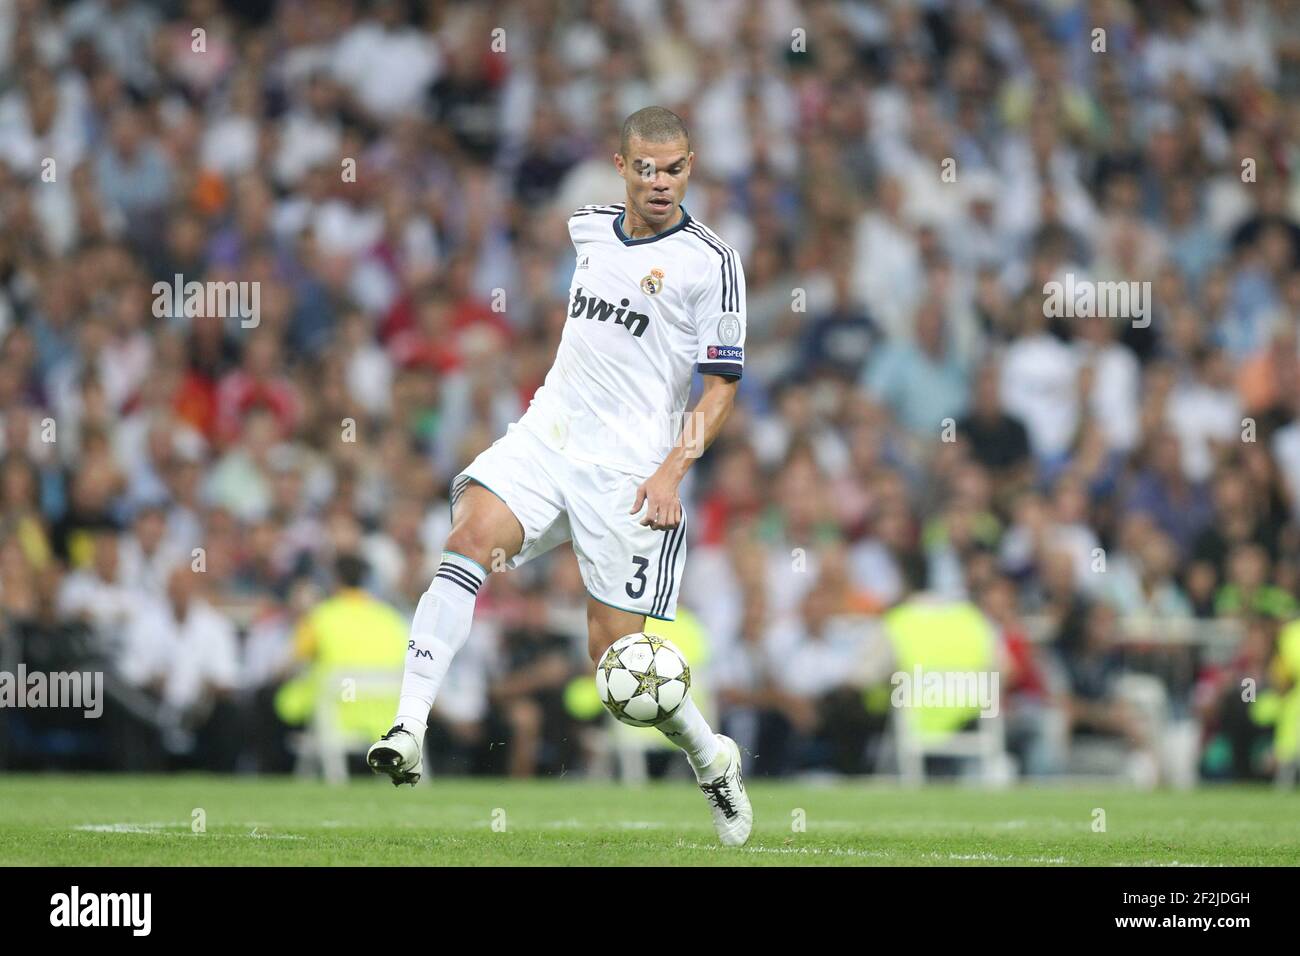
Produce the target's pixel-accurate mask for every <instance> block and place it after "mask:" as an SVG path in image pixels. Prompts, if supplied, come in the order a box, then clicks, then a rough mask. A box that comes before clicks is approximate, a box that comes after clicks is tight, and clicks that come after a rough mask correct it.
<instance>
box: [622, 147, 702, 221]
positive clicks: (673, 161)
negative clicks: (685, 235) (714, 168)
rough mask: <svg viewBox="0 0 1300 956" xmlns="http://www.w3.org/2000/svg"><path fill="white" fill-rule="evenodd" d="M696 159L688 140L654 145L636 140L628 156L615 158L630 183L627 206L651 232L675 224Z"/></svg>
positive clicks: (629, 149) (628, 185) (625, 180)
mask: <svg viewBox="0 0 1300 956" xmlns="http://www.w3.org/2000/svg"><path fill="white" fill-rule="evenodd" d="M694 159H695V154H694V153H692V152H691V151H690V150H689V149H688V147H687V144H686V140H685V139H675V140H668V141H667V142H663V143H651V142H647V141H646V140H643V139H641V138H640V137H637V136H633V137H632V138H631V139H630V140H629V141H628V144H627V155H626V156H624V155H623V154H621V153H619V154H615V156H614V165H615V167H616V168H617V169H618V172H619V175H620V176H622V177H623V180H624V182H626V183H627V199H628V206H629V207H630V208H631V209H632V211H633V212H634V213H635V214H636V217H637V218H638V219H640V220H641V221H642V222H644V223H645V224H646V225H647V226H649V227H650V228H651V229H654V230H656V231H657V230H659V229H661V228H663V227H666V226H668V225H670V224H672V223H673V222H676V220H677V209H678V207H679V206H681V204H682V198H683V197H684V196H685V195H686V181H687V179H689V178H690V175H691V163H692V162H693V161H694Z"/></svg>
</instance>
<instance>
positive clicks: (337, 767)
mask: <svg viewBox="0 0 1300 956" xmlns="http://www.w3.org/2000/svg"><path fill="white" fill-rule="evenodd" d="M345 681H350V682H351V683H350V684H349V683H345ZM345 688H346V689H347V690H348V692H349V693H348V696H349V697H350V698H351V699H352V700H361V699H364V698H388V699H391V700H394V701H395V700H397V698H398V696H399V695H400V693H401V690H402V672H401V671H400V670H394V669H392V668H388V667H385V668H377V667H371V668H365V667H346V668H338V669H336V670H333V671H328V672H326V673H324V674H322V675H321V678H320V683H319V685H317V693H316V708H315V710H314V711H313V712H312V716H311V720H310V721H309V722H308V724H307V729H306V730H305V731H303V733H302V734H300V735H299V737H298V741H297V746H296V749H297V754H298V759H297V761H296V763H295V764H294V772H295V773H296V774H297V775H298V776H314V775H315V774H317V773H319V774H320V775H321V776H323V777H324V778H325V780H327V781H328V782H329V783H332V784H343V783H346V782H347V779H348V755H349V754H359V753H365V751H366V750H367V749H368V748H369V747H370V745H371V744H372V743H374V739H373V738H372V737H371V736H369V735H368V734H362V733H359V732H357V731H354V730H351V729H349V728H347V727H346V726H344V724H343V722H342V720H341V719H340V713H341V711H342V709H343V708H344V707H346V706H348V703H349V702H348V700H345V699H344V689H345Z"/></svg>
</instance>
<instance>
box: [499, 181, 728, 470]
mask: <svg viewBox="0 0 1300 956" xmlns="http://www.w3.org/2000/svg"><path fill="white" fill-rule="evenodd" d="M623 206H624V204H623V203H617V204H615V205H610V206H584V207H583V208H581V209H579V210H578V211H577V212H576V213H574V214H573V216H572V217H570V219H569V235H570V237H571V238H572V239H573V245H574V248H575V249H576V250H577V255H578V262H577V268H576V269H575V270H574V273H573V282H572V284H571V285H570V288H569V302H568V318H567V320H566V321H565V324H564V333H563V335H562V336H561V338H560V347H559V351H558V352H557V353H556V356H555V364H554V365H553V366H552V367H551V370H550V372H548V373H547V375H546V381H545V383H544V384H543V385H542V387H541V388H539V389H538V390H537V394H536V395H534V396H533V400H532V403H531V404H530V405H529V407H528V411H527V412H525V413H524V416H523V418H521V419H520V421H519V424H520V425H522V426H524V427H525V428H527V429H528V430H529V431H530V432H532V433H533V434H535V435H536V436H537V437H539V438H540V439H541V440H542V441H544V442H546V443H547V444H548V445H550V446H551V447H552V448H555V449H556V450H558V451H561V452H563V453H564V454H565V455H567V456H569V457H571V458H574V459H577V460H579V461H587V462H593V463H595V464H598V465H604V466H606V467H609V468H612V469H615V470H617V471H622V472H627V473H629V474H633V475H638V476H641V477H648V476H649V475H650V474H652V473H653V472H654V470H655V469H656V468H657V467H658V466H659V464H660V463H661V462H662V461H663V460H664V458H665V457H667V455H668V453H669V451H670V450H671V449H672V446H673V444H674V443H675V442H677V441H678V440H679V436H680V434H681V431H682V424H683V418H684V413H685V410H686V402H687V400H688V399H689V397H690V391H691V381H692V378H693V376H694V373H695V370H696V369H698V370H699V371H700V372H703V373H708V374H714V375H726V376H731V377H735V378H739V377H740V375H741V372H742V371H743V369H744V364H745V274H744V272H743V271H742V269H741V265H740V256H739V255H737V254H736V251H735V250H734V249H732V248H731V247H730V246H728V245H727V244H726V243H725V242H723V241H722V240H721V239H719V238H718V237H717V236H716V235H715V234H714V233H713V232H711V231H710V230H709V229H707V228H706V227H705V226H703V225H701V224H700V223H699V222H697V221H695V220H694V219H692V218H691V216H690V214H689V213H687V212H686V210H685V208H684V207H683V208H682V219H681V222H680V223H678V224H677V225H676V226H674V227H672V228H671V229H667V230H665V231H664V232H661V233H659V235H657V236H650V237H647V238H644V239H629V238H627V236H626V235H625V234H624V232H623V228H622V226H623Z"/></svg>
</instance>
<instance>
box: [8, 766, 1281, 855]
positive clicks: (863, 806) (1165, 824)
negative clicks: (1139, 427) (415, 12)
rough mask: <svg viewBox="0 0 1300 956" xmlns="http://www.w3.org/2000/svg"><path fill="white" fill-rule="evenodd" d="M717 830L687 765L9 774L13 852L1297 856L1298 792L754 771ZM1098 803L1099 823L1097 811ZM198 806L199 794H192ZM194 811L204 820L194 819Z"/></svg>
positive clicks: (9, 829) (104, 853)
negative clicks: (456, 772) (286, 774)
mask: <svg viewBox="0 0 1300 956" xmlns="http://www.w3.org/2000/svg"><path fill="white" fill-rule="evenodd" d="M750 791H751V795H752V798H753V801H754V811H755V817H756V826H755V831H754V835H753V837H752V838H751V840H750V842H749V845H748V846H746V847H745V848H743V849H740V850H734V849H732V850H729V849H724V848H723V847H721V846H719V845H718V844H717V842H716V839H715V837H714V835H713V830H712V828H711V826H710V824H709V816H708V808H707V805H706V803H705V801H704V798H703V797H702V796H701V795H700V794H699V793H698V792H697V791H696V790H695V789H694V788H693V787H692V786H690V785H689V784H687V783H685V782H667V783H661V784H653V785H649V786H646V787H643V788H623V787H620V786H617V785H614V784H606V783H589V782H584V781H581V780H554V781H550V780H537V781H528V782H514V781H507V780H498V779H492V780H486V779H476V780H436V781H433V782H431V783H430V784H429V785H427V786H421V787H418V788H416V789H414V790H412V789H410V788H402V789H401V790H395V789H394V788H393V787H392V786H390V785H389V784H388V783H387V782H386V781H383V780H379V779H374V780H370V779H356V780H353V781H352V782H351V783H349V784H348V785H347V786H343V787H330V786H328V785H326V784H323V783H316V782H306V781H300V780H293V779H265V778H264V779H253V778H231V777H208V776H197V775H194V776H191V775H182V776H168V777H111V776H97V775H86V776H59V775H5V776H0V865H98V864H114V865H142V866H159V865H163V866H168V865H200V866H201V865H208V864H218V865H275V866H302V865H333V864H347V865H371V864H374V865H466V864H512V865H534V864H539V865H547V864H559V865H592V866H618V865H668V866H692V865H706V866H708V865H744V866H764V865H778V866H790V865H841V866H842V865H850V866H852V865H869V866H870V865H886V866H894V865H900V866H953V865H956V866H980V865H1017V864H1019V865H1043V866H1068V865H1102V866H1105V865H1124V866H1146V865H1169V864H1185V865H1219V864H1228V865H1251V866H1254V865H1269V866H1275V865H1290V866H1295V865H1297V864H1300V794H1298V793H1295V792H1279V791H1275V790H1273V789H1270V788H1266V787H1260V788H1247V787H1225V788H1205V789H1201V790H1197V791H1194V792H1189V793H1172V792H1156V793H1137V792H1134V791H1126V790H1106V789H1096V788H1092V789H1072V788H1067V787H1050V788H1036V789H1028V788H1020V789H1014V790H1010V791H1002V792H982V791H979V790H973V789H966V788H963V787H956V786H931V787H928V788H926V789H923V790H917V791H908V790H902V789H899V788H897V787H894V786H890V785H886V784H879V783H874V784H873V783H841V784H836V785H826V786H819V785H808V784H796V783H766V782H762V781H753V782H751V785H750ZM1097 810H1102V811H1104V812H1105V831H1104V832H1096V831H1095V830H1094V819H1099V818H1098V817H1097V815H1096V813H1095V811H1097ZM199 811H201V814H200V813H199ZM196 819H200V820H201V821H202V822H203V824H204V832H201V833H196V832H194V822H195V820H196Z"/></svg>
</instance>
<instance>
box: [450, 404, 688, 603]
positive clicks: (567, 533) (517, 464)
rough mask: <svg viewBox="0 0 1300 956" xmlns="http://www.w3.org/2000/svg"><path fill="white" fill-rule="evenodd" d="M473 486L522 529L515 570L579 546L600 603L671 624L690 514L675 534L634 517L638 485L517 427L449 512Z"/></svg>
mask: <svg viewBox="0 0 1300 956" xmlns="http://www.w3.org/2000/svg"><path fill="white" fill-rule="evenodd" d="M471 481H476V482H478V483H479V484H480V485H482V486H483V487H484V488H486V489H487V490H488V491H490V492H492V493H493V494H494V495H496V496H497V497H498V498H500V499H501V500H502V501H504V502H505V503H506V507H507V508H509V509H510V510H511V511H512V512H514V515H515V517H516V518H518V519H519V523H520V524H521V525H523V529H524V546H523V547H522V548H521V549H520V550H519V553H518V554H516V555H515V556H514V557H513V558H511V559H510V560H509V561H508V562H507V563H506V567H508V568H517V567H519V566H520V565H521V564H524V563H525V562H527V561H531V560H532V559H533V558H535V557H537V556H538V555H539V554H545V553H546V552H547V551H550V550H551V549H552V548H554V547H555V546H556V545H558V544H563V543H564V542H565V541H572V542H573V550H574V553H575V554H576V555H577V556H578V568H579V570H580V571H581V572H582V582H583V584H584V585H586V588H587V593H588V594H590V595H591V596H592V597H593V598H595V599H596V600H597V601H600V602H601V603H602V604H608V605H609V606H610V607H615V608H618V609H619V610H621V611H629V612H631V613H633V614H644V615H646V616H647V617H652V618H655V619H656V620H660V621H671V620H672V619H673V618H674V617H675V616H676V614H677V592H678V590H679V589H680V588H681V581H682V569H683V568H684V567H685V565H686V512H685V509H683V511H682V522H681V524H679V525H678V526H677V527H676V528H673V529H671V530H669V531H655V530H654V529H652V528H649V527H647V526H645V525H642V524H641V518H642V517H643V516H644V514H645V509H644V508H642V510H641V512H640V513H639V514H636V515H632V514H628V512H629V511H631V510H632V504H633V502H635V501H636V489H637V487H638V486H639V485H640V484H641V481H640V479H638V478H636V477H634V476H633V475H629V474H626V473H624V472H621V471H614V470H613V469H611V468H605V467H603V466H601V465H595V464H590V463H588V462H582V461H576V460H574V459H572V458H569V457H568V456H567V455H565V454H564V453H562V452H559V451H556V450H555V449H554V448H551V447H550V446H549V445H547V444H546V443H545V442H543V441H542V440H541V439H540V438H538V437H537V436H536V435H534V434H533V433H532V432H530V431H529V430H528V429H527V428H524V427H523V426H521V425H519V424H518V423H515V424H512V425H511V426H510V427H509V428H507V429H506V433H505V435H503V436H502V437H501V438H498V439H497V440H496V441H495V442H494V443H493V444H492V446H491V447H490V448H488V449H486V450H485V451H484V452H483V453H482V454H480V455H479V456H478V457H477V458H475V459H474V460H473V461H472V462H471V463H470V465H469V467H468V468H466V469H465V470H464V471H462V472H461V473H460V474H459V475H457V476H456V477H455V478H454V479H453V480H452V483H451V509H452V517H453V519H454V517H455V513H456V503H457V502H458V501H459V500H460V496H461V495H462V494H463V493H464V491H465V489H466V488H467V487H469V483H470V482H471Z"/></svg>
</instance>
